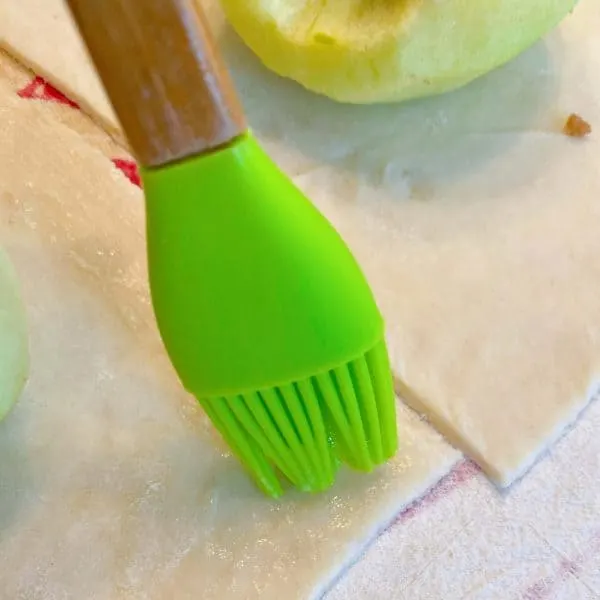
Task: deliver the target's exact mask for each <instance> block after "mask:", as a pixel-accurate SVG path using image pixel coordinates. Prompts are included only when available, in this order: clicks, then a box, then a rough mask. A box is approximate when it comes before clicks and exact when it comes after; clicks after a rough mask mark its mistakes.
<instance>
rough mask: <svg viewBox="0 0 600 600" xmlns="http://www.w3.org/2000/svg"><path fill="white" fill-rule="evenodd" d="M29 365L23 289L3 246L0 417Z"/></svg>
mask: <svg viewBox="0 0 600 600" xmlns="http://www.w3.org/2000/svg"><path fill="white" fill-rule="evenodd" d="M28 368H29V350H28V343H27V323H26V319H25V311H24V308H23V302H22V300H21V293H20V292H19V287H18V283H17V278H16V275H15V272H14V269H13V267H12V264H11V263H10V261H9V259H8V256H7V255H6V253H5V252H4V251H3V250H2V249H1V248H0V421H2V419H3V418H4V417H5V416H6V415H7V413H8V411H9V410H10V409H11V408H12V406H13V404H14V403H15V401H16V400H17V398H18V396H19V394H20V393H21V390H22V389H23V385H24V384H25V380H26V379H27V371H28ZM0 460H1V459H0Z"/></svg>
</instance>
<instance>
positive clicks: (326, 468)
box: [200, 342, 398, 497]
mask: <svg viewBox="0 0 600 600" xmlns="http://www.w3.org/2000/svg"><path fill="white" fill-rule="evenodd" d="M200 402H201V404H202V405H203V407H204V408H205V410H206V412H207V414H208V416H209V417H210V418H211V420H212V421H213V423H214V425H215V427H216V428H217V429H218V430H219V431H220V432H221V434H222V435H223V437H224V439H225V441H226V442H227V443H228V444H229V445H230V446H231V449H232V450H233V452H234V453H235V454H236V455H237V456H238V457H239V459H240V460H241V461H242V463H243V464H244V465H245V466H246V468H247V469H248V470H249V471H250V473H251V474H252V475H253V477H254V479H255V480H256V482H257V483H258V485H259V486H260V487H261V489H262V490H263V491H264V492H265V493H267V494H268V495H270V496H273V497H277V496H280V495H281V493H282V487H281V484H280V481H279V479H278V476H277V470H279V471H280V472H281V473H282V474H283V475H284V476H285V477H286V478H287V479H288V480H289V481H290V482H291V483H292V484H293V485H294V486H295V487H297V488H299V489H300V490H303V491H309V492H319V491H322V490H325V489H327V488H329V487H330V486H331V485H332V484H333V482H334V479H335V473H336V470H337V466H338V464H339V461H340V460H341V461H342V462H345V463H347V464H348V465H349V466H350V467H352V468H354V469H358V470H360V471H371V470H372V469H374V468H375V467H376V466H377V465H379V464H381V463H383V462H385V461H386V460H388V459H389V458H391V456H393V454H394V453H395V451H396V448H397V445H398V439H397V432H396V408H395V398H394V391H393V385H392V378H391V374H390V367H389V359H388V355H387V349H386V347H385V343H384V342H381V343H380V344H378V345H377V346H376V347H375V348H373V349H372V350H371V351H369V352H367V353H366V354H365V355H364V356H362V357H361V358H358V359H356V360H354V361H351V362H349V363H347V364H346V365H344V366H341V367H337V368H335V369H332V370H331V371H328V372H325V373H322V374H319V375H315V376H314V377H310V378H307V379H304V380H301V381H298V382H295V383H290V384H288V385H284V386H280V387H275V388H269V389H266V390H259V391H255V392H252V393H250V394H245V395H239V396H232V397H222V398H214V399H202V400H200Z"/></svg>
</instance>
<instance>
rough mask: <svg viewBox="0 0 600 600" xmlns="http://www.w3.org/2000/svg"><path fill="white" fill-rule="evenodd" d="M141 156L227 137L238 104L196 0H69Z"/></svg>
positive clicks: (180, 154) (239, 116)
mask: <svg viewBox="0 0 600 600" xmlns="http://www.w3.org/2000/svg"><path fill="white" fill-rule="evenodd" d="M68 5H69V7H70V9H71V12H72V14H73V17H74V18H75V21H76V23H77V24H78V26H79V29H80V31H81V34H82V36H83V38H84V41H85V43H86V45H87V47H88V50H89V53H90V55H91V58H92V60H93V62H94V64H95V66H96V69H97V71H98V73H99V75H100V78H101V79H102V81H103V84H104V86H105V88H106V91H107V93H108V96H109V98H110V100H111V102H112V104H113V107H114V109H115V112H116V113H117V116H118V118H119V120H120V122H121V125H122V127H123V129H124V131H125V133H126V135H127V138H128V139H129V143H130V145H131V148H132V150H133V152H134V154H135V155H136V157H137V159H138V160H139V161H140V162H141V163H142V164H143V165H145V166H151V167H152V166H159V165H163V164H166V163H169V162H173V161H176V160H179V159H182V158H184V157H186V156H189V155H192V154H198V153H202V152H206V151H209V150H212V149H214V148H217V147H219V146H222V145H224V144H227V143H228V142H230V141H231V140H232V139H234V138H235V137H237V136H239V135H240V134H241V133H243V132H244V131H245V129H246V124H245V119H244V115H243V112H242V108H241V105H240V103H239V101H238V99H237V96H236V93H235V90H234V87H233V84H232V82H231V79H230V77H229V74H228V72H227V70H226V68H225V65H224V63H223V61H222V59H221V57H220V55H219V52H218V50H217V48H216V45H215V42H214V41H213V39H212V37H211V35H210V32H209V31H208V26H207V22H206V19H205V18H204V15H203V14H202V13H201V12H200V9H199V8H198V6H197V4H196V3H195V2H193V0H144V2H140V1H139V0H102V2H98V0H68Z"/></svg>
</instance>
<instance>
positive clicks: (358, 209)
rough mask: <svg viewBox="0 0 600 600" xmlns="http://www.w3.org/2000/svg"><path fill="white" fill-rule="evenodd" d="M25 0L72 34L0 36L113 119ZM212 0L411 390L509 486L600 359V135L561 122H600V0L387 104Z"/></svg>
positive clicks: (278, 155) (283, 155) (235, 63)
mask: <svg viewBox="0 0 600 600" xmlns="http://www.w3.org/2000/svg"><path fill="white" fill-rule="evenodd" d="M24 1H25V2H28V3H30V4H31V6H32V7H37V8H38V9H39V10H38V11H37V12H36V13H35V14H37V15H38V29H39V28H41V24H43V23H45V22H46V19H49V17H48V14H49V11H50V13H52V18H53V19H54V20H53V22H52V26H53V27H52V28H51V29H48V28H46V31H49V30H52V31H53V35H56V36H57V37H58V36H59V34H60V39H61V40H62V39H64V40H65V44H63V45H62V46H61V44H53V45H50V43H49V41H48V39H46V40H45V41H44V40H40V39H38V40H37V43H36V44H35V45H30V44H27V45H26V44H25V43H24V42H23V39H24V37H23V36H20V35H17V34H18V33H19V30H20V31H21V32H26V31H31V29H32V28H35V23H33V21H32V20H31V19H28V20H27V23H25V19H24V18H23V17H22V18H20V19H19V18H18V15H17V16H16V15H14V14H13V15H12V17H11V19H12V20H10V21H9V20H5V23H9V22H10V23H11V24H10V26H8V25H4V26H2V24H1V22H0V40H3V43H4V44H6V45H8V46H10V48H12V50H13V52H16V54H18V55H20V56H22V57H24V59H25V60H26V61H28V62H29V63H30V64H36V65H37V66H39V67H40V68H41V69H42V73H43V74H45V75H48V76H49V77H50V79H51V80H53V81H54V82H55V83H56V84H57V85H58V86H59V87H61V88H62V89H65V90H67V91H69V92H71V93H73V94H74V97H75V98H76V99H78V100H82V101H83V100H84V101H85V102H83V104H84V106H87V107H88V108H89V109H92V110H93V111H95V112H96V113H97V114H98V115H104V117H105V118H108V117H107V114H108V113H106V111H105V109H104V108H102V106H103V102H104V101H103V99H102V98H103V93H102V92H101V91H100V92H98V84H97V81H95V82H94V84H93V85H91V84H90V86H89V89H88V88H87V87H86V86H85V85H83V84H82V82H84V81H85V82H89V81H90V77H93V75H92V74H91V72H90V67H89V62H88V60H87V58H86V57H85V56H84V55H83V53H82V52H81V48H80V42H79V41H78V40H77V36H76V35H75V34H74V32H73V30H72V24H71V23H70V22H69V20H68V19H65V18H64V15H63V17H62V21H61V16H60V15H58V13H59V12H60V10H61V9H60V3H59V2H56V3H48V2H43V3H42V0H24ZM6 4H7V2H6V0H3V2H0V6H3V5H6ZM49 5H52V8H49ZM203 5H204V6H205V8H206V9H207V10H208V11H209V13H210V17H211V19H212V22H213V25H214V30H215V31H216V32H217V34H218V35H219V36H220V40H221V43H222V47H223V48H224V50H225V52H226V54H227V58H228V62H229V64H230V66H231V68H232V71H233V73H234V76H235V78H236V82H237V84H238V88H239V90H240V91H241V94H242V97H243V100H244V105H245V108H246V111H247V113H248V115H249V119H250V122H251V124H252V126H253V128H254V130H255V131H256V132H257V133H258V135H259V137H260V138H261V139H262V140H263V141H264V142H265V144H266V145H267V148H268V150H269V152H271V154H272V156H273V157H274V158H275V159H276V160H277V161H278V162H279V163H280V164H281V166H282V167H283V168H284V169H285V170H286V171H287V172H289V173H305V175H301V176H299V177H297V178H296V181H297V182H298V184H299V185H300V186H301V187H302V188H303V189H304V190H305V191H306V192H307V193H308V195H309V196H310V197H311V198H312V199H314V201H315V203H316V204H317V205H318V206H319V208H320V209H321V210H322V211H323V212H324V213H325V214H326V215H327V216H328V217H329V218H330V219H331V220H332V222H333V223H334V225H336V226H337V228H338V229H339V230H340V232H341V233H342V235H343V236H344V237H345V239H346V240H347V241H348V243H349V245H350V246H351V248H352V249H353V251H354V252H355V254H356V255H357V257H358V259H359V261H360V262H361V264H362V266H363V268H364V269H365V271H366V272H367V275H368V276H369V278H370V280H371V282H372V284H373V287H374V289H375V292H376V296H377V298H378V301H379V303H380V305H381V307H382V310H383V313H384V315H385V317H386V320H387V323H388V337H389V344H390V347H391V349H392V353H393V357H392V358H393V366H394V370H395V374H396V376H397V377H398V378H399V380H400V381H401V382H402V386H401V387H402V390H403V391H404V393H405V400H406V402H407V403H408V404H410V405H411V406H413V407H414V408H415V409H417V410H419V411H422V412H424V413H426V414H427V415H428V417H429V418H430V419H431V421H432V422H433V423H435V424H436V425H437V427H438V428H439V429H440V431H442V432H443V433H444V434H445V435H447V436H448V437H449V438H450V439H451V440H452V441H453V442H454V443H455V444H456V445H458V446H459V447H461V448H462V449H464V450H466V451H467V452H469V453H470V454H471V456H473V457H474V458H476V459H477V460H478V462H479V463H480V464H481V466H482V467H483V468H484V470H485V471H486V473H487V474H488V475H489V476H490V477H491V478H492V479H494V480H495V481H496V482H497V483H498V484H499V485H502V486H505V485H509V484H510V483H511V482H513V481H514V480H515V479H516V478H518V477H520V476H521V475H522V474H523V473H525V472H526V471H527V469H529V468H530V466H531V465H532V464H533V463H534V462H535V460H536V459H537V458H538V457H539V456H540V455H541V453H542V452H543V451H544V449H545V448H546V447H547V445H548V444H551V443H552V442H553V441H554V440H556V439H557V438H558V437H559V436H560V435H561V433H562V431H563V430H564V427H565V426H566V425H568V424H569V423H571V422H573V420H574V419H576V418H577V416H578V414H579V413H580V412H581V410H582V409H583V408H584V407H585V405H586V404H587V403H588V402H589V400H590V397H591V394H592V391H593V390H594V389H595V387H596V385H595V381H596V379H597V375H598V372H599V371H600V350H599V342H598V339H599V338H600V330H599V328H600V289H598V288H599V284H598V282H599V281H600V278H599V277H598V267H597V264H596V263H597V260H596V257H597V256H598V255H600V252H599V251H600V241H599V238H598V236H596V230H597V226H598V224H599V222H600V221H599V215H598V208H597V202H596V198H597V197H598V195H599V194H600V176H599V175H598V173H599V168H598V163H599V159H598V156H600V147H599V142H598V139H597V137H595V136H594V135H592V136H591V137H590V138H589V139H587V140H585V141H584V142H583V143H582V142H581V141H575V140H571V139H567V138H565V137H562V136H560V135H555V132H557V131H559V130H560V127H561V125H562V123H561V119H564V118H565V117H566V116H567V115H568V114H569V113H571V112H573V111H577V112H580V113H582V115H583V116H584V118H586V119H587V120H588V121H590V122H591V123H592V125H593V126H594V124H595V123H600V108H599V107H600V100H599V98H600V82H599V80H598V77H597V72H598V57H599V56H600V38H598V36H597V34H596V32H597V31H598V28H599V27H600V14H599V13H598V11H597V10H596V7H595V4H594V0H583V1H582V2H580V3H579V5H578V7H577V9H576V10H575V11H574V12H573V14H572V15H571V16H569V17H568V18H567V19H566V20H565V21H564V23H563V24H562V25H561V26H560V28H559V29H558V31H557V32H555V33H554V34H552V35H550V36H549V37H548V39H547V40H546V41H545V42H542V43H540V44H538V45H537V46H535V47H534V48H532V49H531V50H530V51H529V52H527V53H525V54H524V55H523V56H521V57H519V59H517V60H516V61H514V62H513V63H511V64H509V65H508V66H506V67H505V68H503V69H501V70H499V71H497V72H495V73H493V74H491V75H490V76H489V77H486V78H483V79H481V80H479V81H478V82H476V83H475V84H473V85H471V86H468V87H467V88H464V89H463V90H460V91H458V92H456V93H453V94H449V95H446V96H443V97H440V98H433V99H429V100H426V101H423V102H415V103H410V104H406V105H402V106H376V107H355V106H341V105H337V104H334V103H332V102H329V101H328V100H326V99H323V98H319V97H316V96H313V95H310V94H308V93H306V92H304V91H303V90H300V89H299V88H298V87H297V86H294V85H293V84H291V83H290V82H287V81H282V80H280V79H279V78H277V77H274V76H273V75H271V74H270V73H267V72H266V71H265V70H264V69H263V68H262V67H261V66H260V65H259V64H258V63H257V61H256V60H254V59H253V58H252V57H251V56H250V53H249V52H248V51H247V50H246V49H245V48H243V47H242V46H241V45H240V43H239V41H238V40H237V39H236V38H235V36H233V35H232V33H231V31H230V30H229V29H228V28H227V27H226V26H225V24H224V22H223V18H222V15H221V14H220V11H219V9H218V6H217V3H216V2H212V1H210V2H205V3H204V4H203ZM5 10H6V8H5ZM63 11H64V9H63ZM25 12H27V14H34V11H24V12H23V13H22V14H24V13H25ZM57 15H58V17H57ZM48 22H49V21H48ZM55 47H60V48H59V49H55ZM78 53H79V59H78V60H74V59H73V57H74V56H77V54H78ZM65 56H69V60H66V59H65ZM497 131H502V132H505V133H502V135H496V134H495V133H494V132H497ZM544 131H545V132H548V134H550V135H544V134H540V132H544Z"/></svg>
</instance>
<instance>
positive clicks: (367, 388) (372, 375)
mask: <svg viewBox="0 0 600 600" xmlns="http://www.w3.org/2000/svg"><path fill="white" fill-rule="evenodd" d="M315 379H316V381H317V384H318V386H319V389H320V391H321V393H322V395H323V398H324V402H323V403H324V405H325V406H326V407H327V411H328V413H329V419H330V427H331V430H332V432H333V434H334V439H335V442H336V443H335V450H336V452H337V454H338V455H339V457H340V459H341V460H342V461H343V462H345V463H346V464H348V465H349V466H351V467H352V468H354V469H357V470H360V471H371V470H372V469H374V468H375V467H376V466H377V465H380V464H382V463H383V462H385V461H386V460H388V459H389V458H391V457H392V456H393V455H394V453H395V452H396V449H397V447H398V435H397V431H396V400H395V397H394V389H393V383H392V377H391V372H390V366H389V359H388V354H387V349H386V346H385V343H384V342H381V343H380V344H378V345H377V346H376V347H375V348H373V349H372V350H371V351H369V352H368V353H367V354H365V355H364V356H362V357H361V358H358V359H356V360H354V361H351V362H349V363H347V364H346V365H344V366H343V367H338V368H337V369H334V370H332V371H329V372H328V373H325V374H322V375H319V376H317V377H316V378H315Z"/></svg>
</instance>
